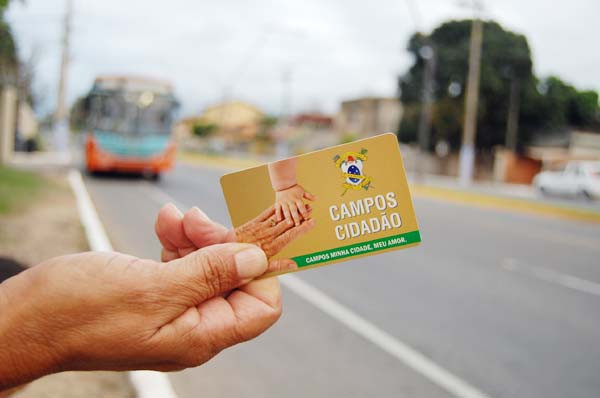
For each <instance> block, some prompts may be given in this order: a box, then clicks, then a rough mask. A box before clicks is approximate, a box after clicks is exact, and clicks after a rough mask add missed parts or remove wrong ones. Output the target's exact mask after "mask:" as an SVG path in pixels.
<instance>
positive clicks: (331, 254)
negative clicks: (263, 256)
mask: <svg viewBox="0 0 600 398" xmlns="http://www.w3.org/2000/svg"><path fill="white" fill-rule="evenodd" d="M420 241H421V234H420V233H419V230H416V231H411V232H406V233H404V234H398V235H392V236H388V237H385V238H380V239H373V240H369V241H366V242H360V243H355V244H353V245H347V246H340V247H336V248H334V249H329V250H323V251H320V252H314V253H310V254H305V255H303V256H298V257H292V260H294V261H295V262H296V264H298V267H307V266H310V265H315V264H321V263H325V262H327V261H332V260H338V259H340V258H346V257H353V256H359V255H362V254H367V253H373V252H377V251H380V250H386V249H391V248H394V247H400V246H405V245H409V244H411V243H418V242H420Z"/></svg>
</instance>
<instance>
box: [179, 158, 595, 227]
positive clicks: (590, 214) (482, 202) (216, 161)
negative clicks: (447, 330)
mask: <svg viewBox="0 0 600 398" xmlns="http://www.w3.org/2000/svg"><path fill="white" fill-rule="evenodd" d="M177 158H178V159H179V160H181V161H183V162H184V163H188V164H200V165H202V166H208V167H213V168H218V169H228V170H240V169H246V168H249V167H255V166H259V165H261V164H262V163H263V162H262V161H260V160H257V159H238V158H231V157H224V156H209V155H203V154H198V153H192V152H179V153H178V154H177ZM410 191H411V193H412V194H413V195H415V196H417V197H423V198H431V199H437V200H444V201H447V202H452V203H458V204H467V205H472V206H476V207H480V208H488V209H496V210H508V211H515V212H518V213H524V214H534V215H538V216H546V217H554V218H561V219H567V220H575V221H584V222H590V223H600V212H595V211H592V210H586V209H580V208H575V207H568V206H560V205H554V204H550V203H543V202H534V201H529V200H525V199H517V198H508V197H502V196H494V195H489V194H483V193H477V192H467V191H461V190H454V189H449V188H439V187H432V186H429V185H421V184H410Z"/></svg>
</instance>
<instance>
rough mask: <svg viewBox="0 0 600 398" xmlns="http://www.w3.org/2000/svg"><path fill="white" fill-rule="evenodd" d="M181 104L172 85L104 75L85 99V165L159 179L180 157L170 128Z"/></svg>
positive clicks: (88, 168)
mask: <svg viewBox="0 0 600 398" xmlns="http://www.w3.org/2000/svg"><path fill="white" fill-rule="evenodd" d="M177 106H178V103H177V101H176V99H175V97H174V96H173V89H172V87H171V85H170V84H169V83H168V82H164V81H160V80H155V79H148V78H141V77H128V76H101V77H98V78H96V80H95V82H94V86H93V87H92V89H91V91H90V92H89V94H88V96H87V97H86V100H85V109H86V114H87V136H86V144H85V158H86V167H87V170H88V171H89V172H92V173H93V172H98V171H119V172H135V173H144V174H149V175H151V176H152V177H153V178H158V177H159V176H160V173H161V172H163V171H165V170H168V169H169V168H171V166H172V165H173V162H174V159H175V144H174V142H173V139H172V135H171V129H172V125H173V118H174V112H175V109H176V108H177Z"/></svg>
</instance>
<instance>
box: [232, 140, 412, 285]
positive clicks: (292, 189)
mask: <svg viewBox="0 0 600 398" xmlns="http://www.w3.org/2000/svg"><path fill="white" fill-rule="evenodd" d="M221 185H222V187H223V193H224V196H225V200H226V202H227V207H228V209H229V214H230V216H231V221H232V223H233V226H234V233H235V240H236V241H238V242H246V243H253V244H256V245H258V246H259V247H261V248H262V249H263V250H264V252H265V253H266V255H267V257H268V258H269V261H270V263H269V264H270V265H269V268H268V271H267V273H266V274H265V276H271V275H278V274H283V273H286V272H294V271H298V270H301V269H308V268H313V267H317V266H322V265H326V264H331V263H334V262H339V261H344V260H348V259H351V258H358V257H363V256H367V255H372V254H376V253H377V254H378V253H381V252H385V251H390V250H396V249H401V248H407V247H412V246H415V245H417V244H419V243H420V242H421V235H420V232H419V227H418V224H417V220H416V217H415V214H414V209H413V205H412V200H411V196H410V192H409V188H408V183H407V181H406V174H405V171H404V166H403V164H402V158H401V156H400V151H399V147H398V142H397V140H396V136H395V135H394V134H383V135H380V136H375V137H371V138H367V139H364V140H359V141H355V142H351V143H348V144H343V145H338V146H334V147H331V148H326V149H322V150H320V151H316V152H311V153H307V154H304V155H300V156H295V157H292V158H289V159H284V160H280V161H276V162H272V163H269V164H265V165H262V166H258V167H253V168H250V169H246V170H242V171H238V172H234V173H231V174H226V175H224V176H223V177H221Z"/></svg>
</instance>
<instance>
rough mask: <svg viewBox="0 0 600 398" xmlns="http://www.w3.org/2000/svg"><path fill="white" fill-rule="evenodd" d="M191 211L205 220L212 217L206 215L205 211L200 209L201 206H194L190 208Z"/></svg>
mask: <svg viewBox="0 0 600 398" xmlns="http://www.w3.org/2000/svg"><path fill="white" fill-rule="evenodd" d="M190 211H192V212H194V213H196V214H197V215H198V217H200V219H201V220H203V221H210V218H209V217H208V216H207V215H206V213H205V212H203V211H202V210H200V208H198V207H196V206H194V207H192V208H191V209H190Z"/></svg>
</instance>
